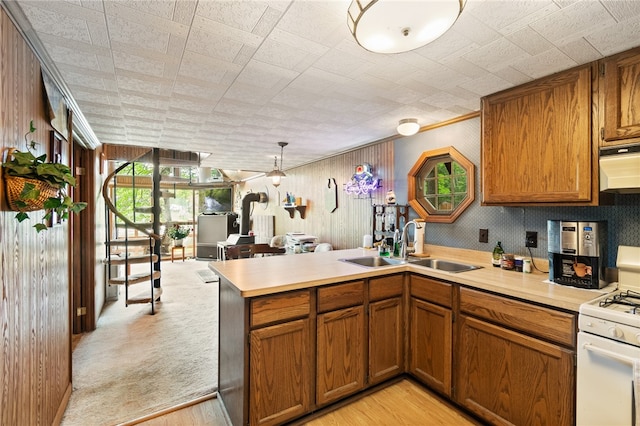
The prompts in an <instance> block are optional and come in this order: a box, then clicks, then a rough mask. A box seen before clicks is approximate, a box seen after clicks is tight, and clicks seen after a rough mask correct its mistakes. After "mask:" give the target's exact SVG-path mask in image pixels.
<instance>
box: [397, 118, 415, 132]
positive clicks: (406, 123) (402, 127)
mask: <svg viewBox="0 0 640 426" xmlns="http://www.w3.org/2000/svg"><path fill="white" fill-rule="evenodd" d="M396 130H398V133H399V134H401V135H402V136H412V135H415V134H416V133H418V130H420V125H419V124H418V120H417V119H416V118H404V119H402V120H400V121H399V122H398V127H397V129H396Z"/></svg>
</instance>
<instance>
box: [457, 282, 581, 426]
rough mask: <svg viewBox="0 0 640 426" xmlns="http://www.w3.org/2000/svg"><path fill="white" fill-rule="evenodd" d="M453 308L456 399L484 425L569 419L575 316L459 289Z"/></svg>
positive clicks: (571, 415) (567, 422)
mask: <svg viewBox="0 0 640 426" xmlns="http://www.w3.org/2000/svg"><path fill="white" fill-rule="evenodd" d="M460 310H461V313H462V314H461V315H460V319H459V321H457V345H456V353H455V355H456V363H455V365H456V372H455V377H456V380H455V383H456V391H455V399H456V400H457V402H458V403H460V404H461V405H462V406H464V407H466V408H468V409H469V410H471V411H473V412H474V413H476V414H478V415H479V416H480V417H482V418H483V419H485V420H487V421H488V422H490V423H492V424H509V425H512V424H515V425H532V424H536V425H554V426H555V425H571V424H573V423H574V421H575V403H574V395H575V368H574V366H575V364H574V362H575V343H574V342H575V340H574V339H575V328H574V327H575V315H573V314H570V313H564V312H559V311H555V310H552V309H549V308H545V307H540V306H535V305H532V304H528V303H525V302H520V301H515V300H512V299H507V298H504V297H500V296H494V295H491V294H488V293H483V292H478V291H475V290H469V289H466V288H461V289H460ZM534 336H537V337H534ZM543 339H544V340H543ZM556 342H559V343H560V344H558V343H556Z"/></svg>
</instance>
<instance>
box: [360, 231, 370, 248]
mask: <svg viewBox="0 0 640 426" xmlns="http://www.w3.org/2000/svg"><path fill="white" fill-rule="evenodd" d="M362 247H364V248H371V247H373V236H371V235H368V234H367V235H365V236H364V237H362Z"/></svg>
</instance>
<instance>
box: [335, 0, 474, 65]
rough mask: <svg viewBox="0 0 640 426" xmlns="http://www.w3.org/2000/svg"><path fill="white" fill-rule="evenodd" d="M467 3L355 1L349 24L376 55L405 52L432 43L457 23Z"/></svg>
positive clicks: (447, 0) (460, 0)
mask: <svg viewBox="0 0 640 426" xmlns="http://www.w3.org/2000/svg"><path fill="white" fill-rule="evenodd" d="M465 3H466V0H419V1H418V0H413V1H412V0H352V2H351V5H350V6H349V9H348V10H347V24H348V25H349V30H350V31H351V34H352V35H353V37H354V38H355V39H356V42H357V43H358V44H359V45H360V46H362V47H363V48H365V49H367V50H369V51H371V52H374V53H401V52H408V51H410V50H414V49H417V48H419V47H422V46H424V45H426V44H428V43H431V42H432V41H434V40H435V39H437V38H438V37H440V36H441V35H442V34H444V33H445V32H447V30H448V29H449V28H451V26H452V25H453V24H454V23H455V22H456V20H457V19H458V16H460V13H462V9H463V8H464V6H465Z"/></svg>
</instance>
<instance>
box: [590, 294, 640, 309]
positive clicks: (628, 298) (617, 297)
mask: <svg viewBox="0 0 640 426" xmlns="http://www.w3.org/2000/svg"><path fill="white" fill-rule="evenodd" d="M634 299H635V300H634ZM599 305H600V307H602V308H606V307H607V306H611V305H626V306H630V307H631V309H630V310H629V311H627V312H629V313H630V314H634V315H635V314H637V313H640V293H639V292H637V291H633V290H626V291H623V292H620V293H618V294H614V295H613V296H611V297H607V298H605V299H603V300H601V301H600V303H599Z"/></svg>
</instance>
